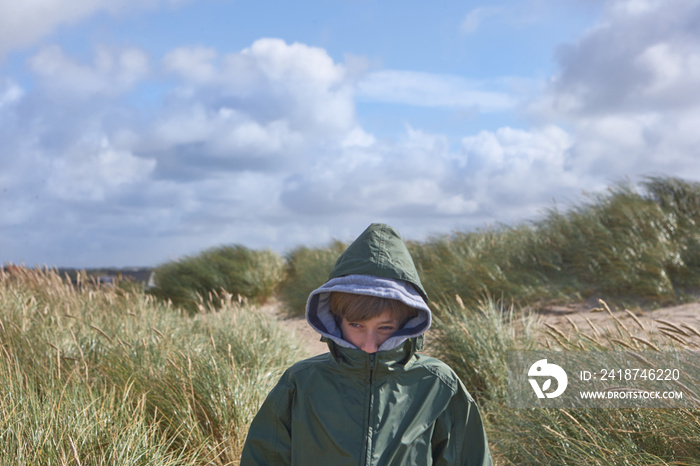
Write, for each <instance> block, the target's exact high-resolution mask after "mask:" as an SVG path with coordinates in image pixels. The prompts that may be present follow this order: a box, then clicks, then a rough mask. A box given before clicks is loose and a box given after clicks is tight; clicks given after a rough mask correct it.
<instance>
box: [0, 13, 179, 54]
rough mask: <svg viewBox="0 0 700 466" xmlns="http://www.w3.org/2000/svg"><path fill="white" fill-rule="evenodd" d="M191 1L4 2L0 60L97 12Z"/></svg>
mask: <svg viewBox="0 0 700 466" xmlns="http://www.w3.org/2000/svg"><path fill="white" fill-rule="evenodd" d="M185 1H188V0H71V1H70V2H65V1H61V0H23V1H21V2H19V1H18V2H0V61H2V59H3V58H4V56H5V55H6V54H7V53H8V52H11V51H13V50H15V49H18V48H22V47H26V46H30V45H33V44H36V43H37V42H38V41H39V40H40V39H41V38H43V37H45V36H47V35H49V34H50V33H52V32H53V31H54V30H55V29H56V28H57V27H59V26H62V25H71V24H76V23H78V22H79V21H81V20H84V19H86V18H88V17H90V16H92V15H94V14H95V13H98V12H103V11H104V12H107V13H110V14H118V13H122V12H125V11H129V10H132V9H137V10H138V9H144V8H155V7H158V6H160V5H162V4H166V5H167V4H173V5H177V4H180V3H183V2H185Z"/></svg>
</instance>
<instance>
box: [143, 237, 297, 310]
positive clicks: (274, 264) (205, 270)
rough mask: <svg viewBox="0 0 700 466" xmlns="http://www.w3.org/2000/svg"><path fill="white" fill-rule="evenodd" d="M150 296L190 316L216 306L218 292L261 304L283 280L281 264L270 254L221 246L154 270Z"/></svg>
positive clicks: (278, 259) (282, 264)
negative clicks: (154, 279) (153, 286)
mask: <svg viewBox="0 0 700 466" xmlns="http://www.w3.org/2000/svg"><path fill="white" fill-rule="evenodd" d="M155 276H156V285H157V286H156V287H155V288H153V289H151V290H149V293H150V294H152V295H154V296H156V297H158V298H161V299H162V300H164V301H170V302H172V303H173V305H175V306H177V307H181V308H183V309H186V310H187V311H188V312H190V313H196V312H200V311H202V310H205V309H206V308H207V307H210V306H212V305H213V306H217V305H218V303H219V302H220V299H219V294H220V293H221V292H224V293H228V294H232V295H234V296H237V295H240V296H241V297H244V298H247V299H248V300H251V301H254V302H257V303H261V302H263V301H265V300H266V299H268V298H269V297H270V296H272V294H273V293H274V292H275V291H276V290H277V288H278V287H279V286H280V283H281V282H282V279H283V277H284V260H283V259H282V257H281V256H279V255H278V254H277V253H274V252H272V251H255V250H251V249H248V248H246V247H244V246H238V245H237V246H221V247H217V248H212V249H208V250H206V251H203V252H201V253H199V254H197V255H195V256H191V257H185V258H183V259H181V260H179V261H173V262H167V263H165V264H163V265H161V266H159V267H157V268H156V269H155Z"/></svg>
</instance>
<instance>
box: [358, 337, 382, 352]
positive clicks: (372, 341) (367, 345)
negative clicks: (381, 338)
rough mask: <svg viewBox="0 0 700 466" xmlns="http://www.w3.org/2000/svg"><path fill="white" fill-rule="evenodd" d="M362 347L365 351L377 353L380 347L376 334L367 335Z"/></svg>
mask: <svg viewBox="0 0 700 466" xmlns="http://www.w3.org/2000/svg"><path fill="white" fill-rule="evenodd" d="M360 349H361V350H362V351H364V352H365V353H376V352H377V350H378V349H379V345H378V341H377V338H376V335H367V338H365V341H363V342H362V347H361V348H360Z"/></svg>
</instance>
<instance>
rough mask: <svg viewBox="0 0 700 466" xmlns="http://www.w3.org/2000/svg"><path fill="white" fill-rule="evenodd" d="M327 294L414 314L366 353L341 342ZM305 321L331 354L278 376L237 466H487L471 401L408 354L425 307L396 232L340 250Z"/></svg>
mask: <svg viewBox="0 0 700 466" xmlns="http://www.w3.org/2000/svg"><path fill="white" fill-rule="evenodd" d="M392 270H394V271H395V272H392ZM331 291H346V292H354V293H359V294H371V295H380V296H389V297H391V298H393V299H400V300H402V301H404V302H405V303H407V304H408V305H410V306H413V307H415V308H416V309H419V311H420V313H419V316H418V317H416V318H415V319H412V320H411V321H409V322H408V323H407V324H406V325H405V327H404V329H402V330H401V331H399V332H397V334H398V335H396V334H395V335H396V337H392V338H391V339H389V340H387V342H385V344H384V345H382V347H380V348H379V351H378V352H377V353H374V354H369V353H365V352H364V351H362V350H359V349H357V348H355V347H354V346H353V345H351V344H350V343H348V342H346V341H345V340H343V339H342V335H341V334H340V331H339V329H338V328H336V326H335V324H334V320H333V319H332V317H329V315H328V301H329V296H330V292H331ZM307 320H308V321H309V323H310V325H311V326H312V327H314V328H315V329H316V330H317V331H318V332H319V333H321V334H322V335H323V337H324V339H325V340H326V341H327V342H328V346H329V350H330V351H329V352H328V353H325V354H322V355H319V356H316V357H313V358H310V359H307V360H304V361H301V362H298V363H296V364H294V365H293V366H292V367H291V368H289V369H288V370H287V371H286V372H285V373H284V375H283V376H282V378H281V379H280V381H279V382H278V383H277V385H276V386H275V387H274V388H273V390H272V391H271V392H270V394H269V395H268V397H267V398H266V400H265V401H264V403H263V405H262V407H261V408H260V410H259V411H258V413H257V415H256V416H255V419H254V420H253V422H252V424H251V426H250V429H249V432H248V437H247V439H246V443H245V445H244V448H243V453H242V456H241V465H242V466H254V465H295V466H314V465H323V466H346V465H347V466H351V465H352V466H359V465H367V466H370V465H376V466H393V465H395V466H399V465H401V466H405V465H421V466H422V465H426V466H428V465H436V466H437V465H475V466H482V465H490V464H491V456H490V453H489V448H488V442H487V439H486V434H485V432H484V428H483V425H482V421H481V416H480V415H479V411H478V409H477V406H476V404H475V403H474V400H473V399H472V398H471V396H470V395H469V393H468V392H467V390H466V389H465V388H464V386H463V384H462V383H461V381H460V380H459V379H458V377H457V376H456V375H455V373H454V372H453V371H452V369H450V368H449V367H448V366H447V365H445V364H444V363H442V362H440V361H438V360H437V359H434V358H430V357H427V356H425V355H422V354H418V353H417V352H416V351H417V350H419V349H420V346H421V343H422V333H423V332H425V330H427V328H428V327H429V326H430V322H431V315H430V309H429V308H428V306H427V304H426V295H425V291H424V290H423V289H422V286H421V285H420V281H419V280H418V274H417V273H416V270H415V267H414V266H413V261H412V259H411V257H410V254H409V253H408V250H407V249H406V247H405V245H404V244H403V242H402V241H401V238H400V236H399V235H398V233H397V232H396V231H395V230H393V229H392V228H391V227H388V226H386V225H378V224H373V225H370V227H369V228H368V229H367V230H366V231H365V232H364V233H363V234H362V235H361V236H360V237H359V238H358V239H357V240H356V241H355V242H354V243H353V244H352V245H350V247H348V250H347V251H346V252H345V253H343V255H341V257H340V258H339V259H338V262H337V263H336V267H335V269H334V271H333V272H332V273H331V278H330V280H329V281H328V282H327V283H326V284H324V285H323V286H322V287H320V288H319V289H317V290H315V291H314V292H312V293H311V296H310V297H309V301H308V303H307Z"/></svg>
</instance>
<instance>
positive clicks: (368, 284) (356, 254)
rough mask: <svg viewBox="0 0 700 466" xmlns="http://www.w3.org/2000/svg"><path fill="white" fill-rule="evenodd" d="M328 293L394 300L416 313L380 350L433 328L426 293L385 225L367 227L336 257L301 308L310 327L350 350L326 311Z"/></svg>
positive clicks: (396, 238)
mask: <svg viewBox="0 0 700 466" xmlns="http://www.w3.org/2000/svg"><path fill="white" fill-rule="evenodd" d="M332 292H345V293H353V294H359V295H366V296H376V297H380V298H389V299H396V300H399V301H401V302H403V303H404V304H406V305H408V306H410V307H412V308H415V309H417V310H418V315H417V316H416V317H414V318H412V319H411V320H409V321H408V322H406V324H405V325H404V326H403V328H401V329H400V330H399V331H397V332H396V333H395V334H394V335H393V336H392V337H391V338H389V339H388V340H387V341H385V342H384V343H383V344H382V346H381V347H380V348H379V351H386V350H390V349H394V348H397V347H398V346H400V345H402V344H403V343H404V342H405V341H406V340H407V339H409V338H416V337H418V336H420V335H422V334H423V333H425V331H426V330H428V328H430V324H431V323H432V313H431V311H430V308H429V307H428V305H427V294H426V293H425V290H424V289H423V286H422V285H421V282H420V278H419V277H418V272H417V270H416V267H415V265H414V263H413V259H412V258H411V255H410V253H409V252H408V249H407V248H406V245H405V244H404V242H403V241H402V239H401V236H400V235H399V233H398V232H397V231H396V230H395V229H393V228H392V227H390V226H388V225H384V224H372V225H370V226H369V227H368V228H367V229H366V230H365V231H364V232H363V233H362V234H361V235H360V236H359V237H358V238H357V239H356V240H355V241H354V242H353V243H352V244H351V245H350V246H348V248H347V249H346V250H345V252H344V253H343V254H341V255H340V257H339V258H338V260H337V261H336V264H335V267H334V268H333V271H332V272H331V274H330V276H329V280H328V281H327V282H326V283H325V284H323V285H322V286H321V287H319V288H317V289H316V290H314V291H312V292H311V294H310V295H309V299H308V301H307V303H306V320H307V321H308V323H309V325H311V327H312V328H314V329H315V330H316V331H317V332H319V333H320V334H321V335H323V336H324V337H326V338H328V339H331V340H333V341H334V342H335V343H336V344H337V345H339V346H341V347H345V348H354V345H352V344H351V343H349V342H347V341H345V340H344V339H343V338H342V334H341V331H340V328H339V326H338V325H337V324H336V321H335V318H334V317H333V315H332V314H331V312H330V297H331V293H332Z"/></svg>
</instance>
